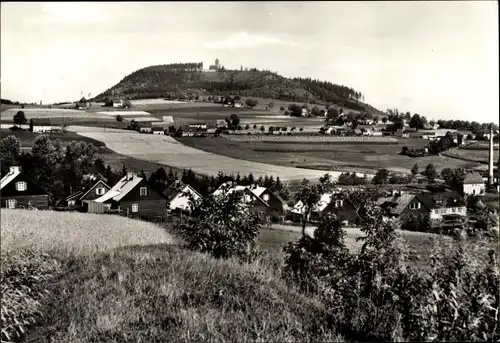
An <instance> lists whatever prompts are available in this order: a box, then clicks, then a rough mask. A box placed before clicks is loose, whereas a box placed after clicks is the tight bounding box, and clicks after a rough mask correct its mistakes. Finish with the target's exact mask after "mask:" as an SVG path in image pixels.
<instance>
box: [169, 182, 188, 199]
mask: <svg viewBox="0 0 500 343" xmlns="http://www.w3.org/2000/svg"><path fill="white" fill-rule="evenodd" d="M184 187H186V184H185V183H184V182H181V181H177V182H176V183H172V184H171V185H169V186H168V187H167V188H166V189H165V190H164V191H163V196H165V197H166V198H167V200H168V201H170V200H172V199H173V198H175V197H176V195H177V194H179V192H180V191H181V190H182V189H183V188H184Z"/></svg>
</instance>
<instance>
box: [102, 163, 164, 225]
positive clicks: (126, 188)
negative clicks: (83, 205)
mask: <svg viewBox="0 0 500 343" xmlns="http://www.w3.org/2000/svg"><path fill="white" fill-rule="evenodd" d="M94 202H96V203H103V204H104V205H105V209H106V210H107V211H112V212H118V213H120V214H123V215H127V216H130V217H140V218H148V219H151V218H156V217H163V216H165V215H166V206H167V200H166V197H165V196H164V195H163V194H161V193H159V192H157V191H156V190H155V189H154V188H153V187H152V186H151V185H150V184H149V183H148V182H147V180H146V179H145V178H142V177H140V176H138V175H137V174H136V173H132V172H128V173H127V175H125V176H124V177H122V178H121V180H120V181H118V182H117V183H116V185H114V186H113V187H111V189H110V190H109V191H108V192H107V193H106V194H104V195H103V196H101V197H99V198H97V199H95V200H94Z"/></svg>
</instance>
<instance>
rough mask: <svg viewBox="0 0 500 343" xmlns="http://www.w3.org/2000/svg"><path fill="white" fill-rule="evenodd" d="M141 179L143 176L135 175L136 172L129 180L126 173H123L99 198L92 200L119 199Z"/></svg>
mask: <svg viewBox="0 0 500 343" xmlns="http://www.w3.org/2000/svg"><path fill="white" fill-rule="evenodd" d="M142 180H143V178H142V177H139V176H137V175H136V174H134V175H133V178H132V179H131V180H129V177H128V175H125V176H124V177H122V178H121V180H120V181H118V182H117V183H116V185H114V186H113V187H112V188H111V189H110V190H109V191H108V192H107V193H106V194H104V195H103V196H102V197H100V198H97V199H96V200H94V201H95V202H105V201H107V200H109V199H111V198H112V199H113V200H114V201H120V200H121V199H123V197H124V196H126V195H127V194H128V193H129V192H130V191H131V190H133V189H134V188H135V187H136V186H137V185H138V184H139V183H141V181H142Z"/></svg>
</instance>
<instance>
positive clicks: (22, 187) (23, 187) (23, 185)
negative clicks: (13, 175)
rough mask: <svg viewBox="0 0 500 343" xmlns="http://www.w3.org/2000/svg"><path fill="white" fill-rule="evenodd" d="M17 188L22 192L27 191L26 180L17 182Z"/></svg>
mask: <svg viewBox="0 0 500 343" xmlns="http://www.w3.org/2000/svg"><path fill="white" fill-rule="evenodd" d="M16 190H18V191H20V192H22V191H25V190H26V182H24V181H19V182H16Z"/></svg>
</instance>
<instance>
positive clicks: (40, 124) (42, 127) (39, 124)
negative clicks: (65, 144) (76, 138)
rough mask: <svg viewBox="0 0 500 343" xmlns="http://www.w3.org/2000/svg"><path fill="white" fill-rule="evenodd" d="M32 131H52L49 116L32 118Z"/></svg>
mask: <svg viewBox="0 0 500 343" xmlns="http://www.w3.org/2000/svg"><path fill="white" fill-rule="evenodd" d="M31 120H32V121H33V133H42V132H50V131H52V124H51V122H50V119H49V118H33V119H31Z"/></svg>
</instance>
